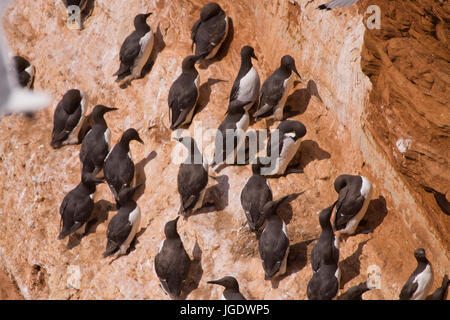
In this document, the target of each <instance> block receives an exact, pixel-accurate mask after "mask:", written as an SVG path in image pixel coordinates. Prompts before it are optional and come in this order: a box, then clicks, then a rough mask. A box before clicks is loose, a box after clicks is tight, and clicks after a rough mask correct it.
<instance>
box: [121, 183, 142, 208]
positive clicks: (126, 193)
mask: <svg viewBox="0 0 450 320" xmlns="http://www.w3.org/2000/svg"><path fill="white" fill-rule="evenodd" d="M141 186H142V183H140V184H138V185H136V186H134V187H129V188H124V189H122V190H120V192H119V203H120V204H121V205H123V204H125V203H126V202H127V201H129V200H132V198H133V196H134V193H135V192H136V190H137V189H139V188H140V187H141Z"/></svg>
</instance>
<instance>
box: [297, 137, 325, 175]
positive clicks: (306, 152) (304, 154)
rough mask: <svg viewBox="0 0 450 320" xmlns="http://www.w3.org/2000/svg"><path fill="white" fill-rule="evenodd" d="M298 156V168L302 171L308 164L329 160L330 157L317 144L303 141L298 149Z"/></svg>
mask: <svg viewBox="0 0 450 320" xmlns="http://www.w3.org/2000/svg"><path fill="white" fill-rule="evenodd" d="M299 150H300V152H301V155H300V168H302V169H304V168H305V167H306V166H307V165H308V164H309V163H310V162H312V161H314V160H324V159H329V158H331V155H330V154H329V153H328V152H327V151H326V150H324V149H322V148H321V147H320V146H319V144H318V143H317V142H315V141H313V140H303V141H302V142H301V143H300V148H299Z"/></svg>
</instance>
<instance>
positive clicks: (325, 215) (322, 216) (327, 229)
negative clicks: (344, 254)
mask: <svg viewBox="0 0 450 320" xmlns="http://www.w3.org/2000/svg"><path fill="white" fill-rule="evenodd" d="M335 205H336V202H335V203H333V204H332V205H331V206H329V207H328V208H326V209H323V210H322V211H320V213H319V224H320V228H321V229H322V232H321V233H320V237H319V240H318V241H317V243H316V244H315V246H314V248H313V249H312V251H311V268H312V269H313V271H314V272H317V271H318V270H319V268H320V266H321V264H322V263H323V261H322V259H323V256H324V254H325V253H326V252H328V251H329V250H330V248H331V252H332V256H333V259H334V260H335V261H339V239H338V238H337V237H336V236H335V235H334V232H333V227H332V226H331V220H330V219H331V214H332V212H333V209H334V206H335Z"/></svg>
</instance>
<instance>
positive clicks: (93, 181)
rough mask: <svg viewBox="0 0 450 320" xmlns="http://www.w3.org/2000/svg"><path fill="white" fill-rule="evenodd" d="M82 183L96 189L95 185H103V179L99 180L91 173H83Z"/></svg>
mask: <svg viewBox="0 0 450 320" xmlns="http://www.w3.org/2000/svg"><path fill="white" fill-rule="evenodd" d="M81 182H82V183H83V184H84V185H85V186H88V187H91V188H92V187H95V185H97V184H100V183H103V182H104V181H103V180H101V179H97V178H96V177H95V176H94V175H93V174H92V173H91V172H82V174H81Z"/></svg>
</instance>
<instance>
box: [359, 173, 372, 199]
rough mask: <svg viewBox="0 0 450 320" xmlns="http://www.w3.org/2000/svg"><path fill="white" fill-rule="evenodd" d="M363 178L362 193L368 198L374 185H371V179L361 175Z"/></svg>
mask: <svg viewBox="0 0 450 320" xmlns="http://www.w3.org/2000/svg"><path fill="white" fill-rule="evenodd" d="M361 179H362V185H361V190H360V193H361V194H362V195H363V197H364V198H366V199H367V198H368V196H369V193H370V191H371V189H372V185H371V183H370V181H369V179H367V178H366V177H364V176H361Z"/></svg>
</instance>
